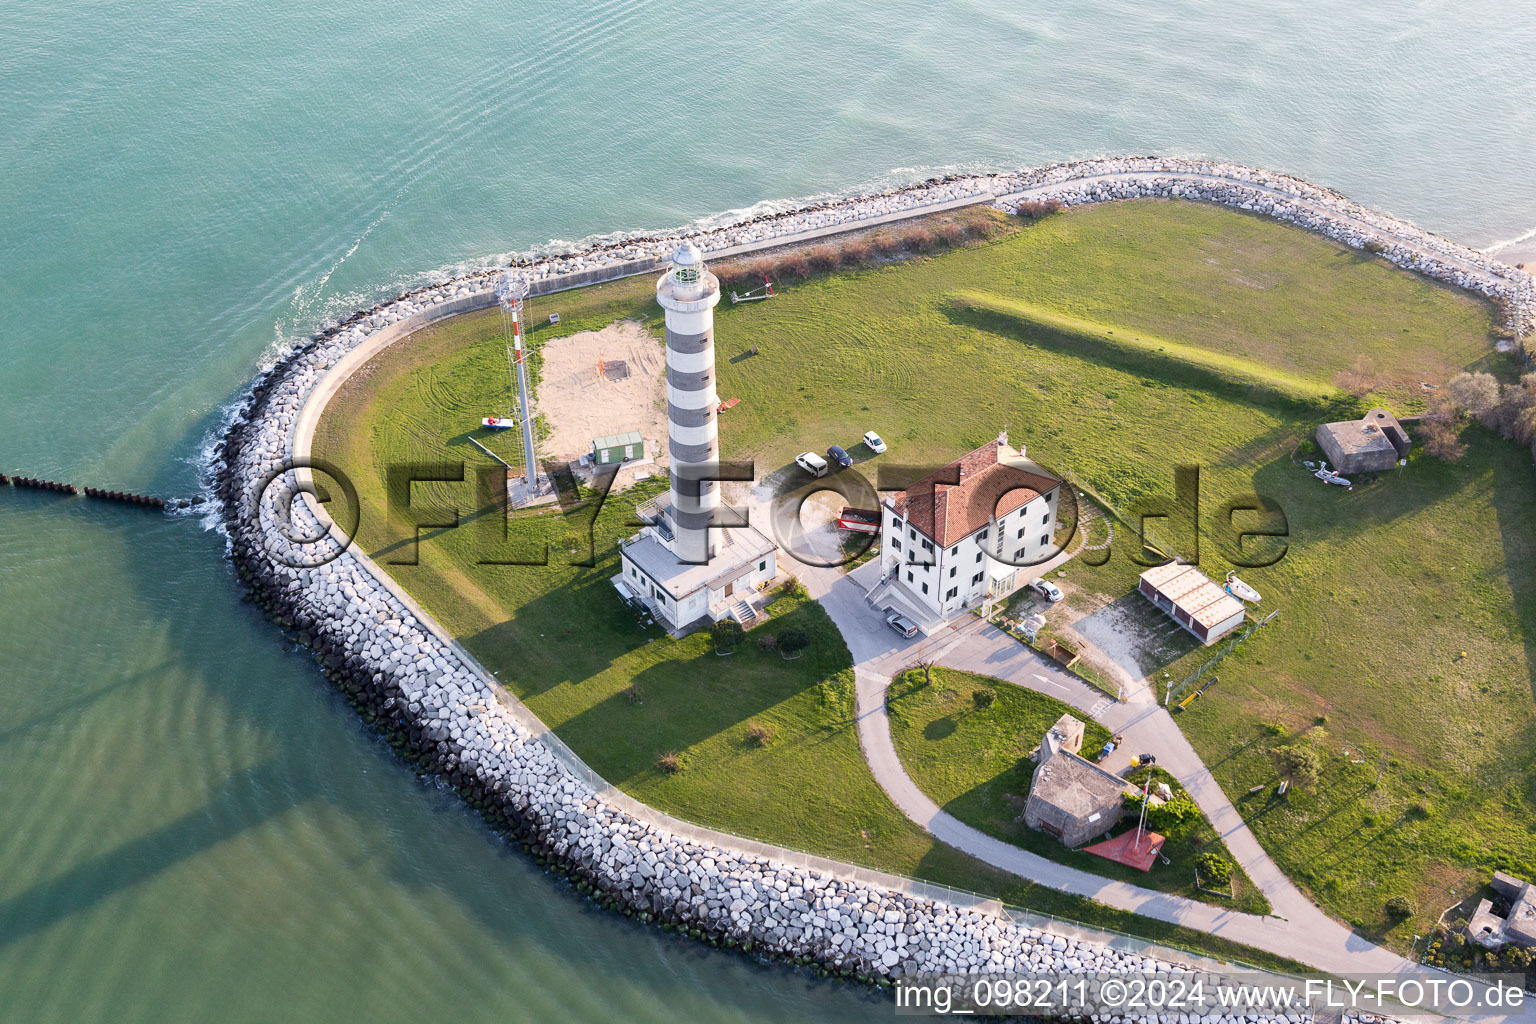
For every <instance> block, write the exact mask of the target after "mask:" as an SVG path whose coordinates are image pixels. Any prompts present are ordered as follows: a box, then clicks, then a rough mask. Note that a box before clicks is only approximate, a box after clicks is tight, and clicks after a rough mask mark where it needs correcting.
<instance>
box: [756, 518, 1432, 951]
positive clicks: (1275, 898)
mask: <svg viewBox="0 0 1536 1024" xmlns="http://www.w3.org/2000/svg"><path fill="white" fill-rule="evenodd" d="M751 506H752V514H753V516H754V517H756V516H759V515H761V516H766V515H767V510H766V508H764V507H762V505H761V504H760V499H759V498H758V496H756V495H754V500H753V501H752V502H751ZM758 521H764V522H765V521H766V519H764V520H758ZM823 529H825V528H823ZM822 532H823V531H822V530H818V531H815V532H814V533H813V534H811V535H801V536H797V537H791V538H788V539H787V540H788V543H785V540H786V538H780V542H781V544H783V546H784V547H786V549H789V550H799V551H802V552H805V551H811V552H823V553H827V552H831V551H833V550H835V546H836V540H835V537H834V536H833V535H832V534H831V531H830V530H825V533H826V536H819V534H821V533H822ZM794 572H795V574H796V575H797V576H799V578H800V580H801V581H802V582H803V583H804V584H805V587H806V590H807V591H808V592H809V593H810V595H811V596H812V597H813V598H815V599H816V600H817V601H818V602H820V603H821V605H822V607H823V608H825V609H826V611H827V614H828V615H830V616H831V618H832V621H833V622H834V623H835V624H836V625H837V628H838V629H839V630H840V631H841V632H842V634H843V639H844V640H845V641H846V642H847V644H848V649H849V650H850V651H851V652H852V654H853V662H854V679H855V687H856V692H857V715H858V730H859V745H860V746H861V747H862V748H863V751H864V757H865V759H866V760H867V761H868V763H869V767H870V771H871V772H872V773H873V774H874V776H875V779H876V781H878V782H879V783H880V786H881V788H883V789H884V790H885V791H886V793H887V794H888V795H889V796H890V798H891V800H892V801H893V802H895V804H896V806H897V807H899V808H900V809H901V811H902V813H904V814H905V815H907V817H909V818H911V819H912V820H913V821H915V822H917V823H918V824H919V825H922V826H923V827H924V828H925V829H927V830H928V831H929V832H930V833H932V834H933V836H934V837H935V838H937V839H939V840H942V841H943V842H945V843H948V844H949V845H950V846H953V847H955V848H956V849H959V850H962V851H964V852H966V853H968V854H970V855H971V856H973V857H976V858H978V859H979V860H983V861H985V862H987V863H988V864H991V865H993V866H994V867H998V868H1001V869H1003V870H1005V871H1010V872H1012V873H1014V874H1017V875H1019V876H1021V877H1023V878H1028V879H1029V880H1031V881H1033V882H1037V883H1039V884H1041V885H1048V886H1050V887H1051V888H1053V889H1060V890H1061V891H1063V892H1069V893H1073V894H1075V895H1079V896H1086V897H1089V898H1091V899H1095V900H1098V901H1099V902H1100V903H1103V904H1106V905H1108V906H1112V907H1116V908H1119V909H1121V910H1129V911H1132V912H1134V913H1137V914H1142V915H1144V916H1146V917H1151V918H1154V919H1156V920H1159V921H1168V922H1172V923H1175V924H1180V925H1184V926H1186V927H1189V928H1194V929H1197V930H1199V931H1203V932H1208V933H1210V934H1212V935H1219V936H1221V937H1222V938H1226V939H1231V940H1232V941H1234V942H1241V943H1244V944H1245V945H1249V946H1255V947H1257V948H1259V949H1264V950H1268V951H1269V952H1271V953H1276V954H1279V955H1280V956H1285V957H1289V958H1291V959H1293V960H1297V961H1300V962H1302V963H1305V964H1311V965H1312V966H1314V967H1317V968H1319V969H1322V970H1326V971H1331V972H1335V973H1342V972H1351V973H1397V972H1403V971H1410V970H1414V969H1415V965H1413V964H1412V963H1411V962H1410V961H1408V960H1406V959H1404V958H1403V957H1401V956H1399V955H1398V954H1396V953H1394V952H1392V951H1391V950H1388V949H1385V948H1383V947H1381V946H1378V945H1376V944H1374V943H1372V942H1370V941H1369V940H1367V939H1364V938H1361V937H1360V936H1358V935H1356V934H1355V933H1354V932H1352V931H1350V930H1349V929H1348V928H1347V927H1345V926H1344V925H1342V924H1340V923H1339V922H1337V921H1335V920H1333V919H1332V918H1330V917H1329V916H1328V915H1327V914H1325V913H1323V912H1322V911H1321V910H1319V909H1318V908H1317V907H1316V906H1314V905H1313V903H1312V902H1311V901H1310V900H1309V899H1307V897H1306V896H1304V895H1302V893H1301V892H1300V890H1298V889H1297V888H1296V887H1295V886H1294V885H1293V884H1292V883H1291V881H1290V880H1289V879H1288V878H1286V877H1285V875H1284V874H1283V873H1282V872H1281V871H1280V869H1279V868H1278V867H1277V866H1276V865H1275V863H1274V861H1273V860H1271V859H1270V857H1269V855H1268V854H1267V853H1265V852H1264V849H1263V847H1261V846H1260V845H1259V842H1258V840H1257V839H1255V838H1254V836H1253V833H1252V832H1251V831H1250V830H1249V829H1248V826H1247V825H1246V824H1245V823H1244V822H1243V819H1242V815H1240V814H1239V813H1238V811H1237V808H1235V807H1234V806H1232V802H1231V801H1230V800H1228V799H1227V796H1226V794H1225V793H1224V792H1223V791H1222V789H1221V787H1220V786H1219V785H1217V783H1216V780H1215V779H1214V778H1212V776H1211V773H1210V770H1209V769H1207V768H1206V766H1205V763H1204V762H1203V761H1201V760H1200V757H1199V755H1198V754H1196V753H1195V750H1194V748H1193V747H1192V746H1190V744H1189V741H1188V740H1186V739H1185V738H1184V734H1183V732H1182V731H1181V730H1180V729H1179V728H1178V726H1177V725H1176V724H1175V723H1174V721H1173V718H1172V716H1171V715H1169V714H1168V712H1167V711H1165V710H1164V709H1163V708H1162V707H1160V706H1158V704H1157V703H1156V701H1155V699H1154V698H1153V696H1152V695H1151V694H1150V693H1149V692H1148V691H1147V690H1146V689H1145V688H1143V689H1141V690H1139V691H1133V692H1132V693H1131V694H1130V700H1129V701H1128V702H1127V703H1123V704H1122V703H1117V702H1115V701H1113V700H1111V699H1109V698H1108V697H1106V696H1105V695H1104V694H1102V693H1101V692H1099V691H1098V690H1096V689H1094V688H1092V687H1090V686H1089V685H1088V684H1086V683H1084V682H1083V681H1082V680H1080V679H1078V678H1077V677H1076V676H1074V675H1072V674H1070V673H1068V672H1066V671H1064V670H1062V669H1061V668H1060V667H1059V666H1056V665H1055V664H1053V663H1051V662H1048V661H1046V660H1045V659H1043V658H1041V657H1040V656H1039V655H1037V654H1036V653H1035V652H1034V651H1032V650H1030V649H1029V648H1028V647H1025V646H1024V645H1023V644H1021V643H1019V642H1018V641H1017V640H1015V639H1014V638H1013V637H1011V636H1009V635H1008V634H1007V633H1004V632H1003V631H1002V630H999V629H998V628H997V627H995V626H993V625H991V624H990V623H988V622H985V621H983V620H981V619H979V618H976V617H974V616H965V617H962V618H960V619H958V620H957V622H956V624H955V626H954V627H952V628H949V629H946V630H944V631H941V632H940V633H937V634H935V635H934V636H932V637H928V638H926V639H924V638H921V637H918V638H914V639H911V640H906V639H903V638H902V637H900V636H898V635H897V634H896V633H895V632H894V631H893V630H891V629H890V628H889V627H888V626H886V625H885V622H884V621H883V619H882V617H881V615H880V614H879V613H878V611H877V610H876V609H874V608H872V607H871V606H870V605H869V603H868V602H867V601H866V600H865V599H864V594H865V591H864V590H863V589H862V588H861V587H859V585H858V584H856V583H854V582H853V581H852V580H851V579H849V578H848V577H847V576H846V575H844V574H843V573H842V572H841V571H839V570H837V569H832V568H818V567H816V566H813V565H805V564H796V565H795V566H794ZM919 658H921V659H922V660H925V661H927V660H931V661H933V662H935V663H937V664H940V665H944V666H946V667H949V668H956V669H963V670H965V671H969V672H979V673H982V674H984V675H989V676H995V677H996V678H999V679H1002V680H1005V681H1007V682H1010V683H1013V684H1014V685H1016V686H1023V687H1026V688H1028V689H1031V690H1036V691H1039V692H1040V693H1044V694H1046V695H1048V696H1051V697H1055V698H1056V699H1057V700H1060V701H1063V702H1065V703H1067V704H1070V705H1072V706H1073V707H1075V708H1077V709H1078V710H1080V711H1082V712H1083V713H1085V714H1087V715H1090V716H1092V717H1093V718H1095V719H1096V720H1098V721H1099V722H1101V723H1102V724H1103V725H1104V726H1105V727H1106V728H1108V729H1109V730H1110V731H1111V732H1117V733H1123V734H1124V735H1125V743H1124V745H1123V746H1122V747H1121V749H1120V750H1119V751H1117V755H1118V756H1119V757H1121V758H1127V759H1128V757H1129V753H1128V752H1130V751H1136V752H1140V751H1143V750H1146V751H1152V752H1155V753H1156V754H1157V757H1158V763H1159V765H1161V766H1163V767H1164V768H1166V769H1167V770H1168V771H1169V772H1170V773H1171V774H1172V775H1173V776H1174V777H1175V778H1177V779H1178V780H1179V781H1180V782H1181V783H1182V784H1183V785H1184V787H1185V789H1187V790H1188V791H1189V794H1190V796H1191V797H1192V798H1193V799H1194V800H1195V802H1196V803H1197V804H1198V805H1199V807H1200V809H1201V810H1202V811H1203V812H1205V815H1206V817H1207V818H1209V819H1210V821H1211V824H1212V826H1214V828H1215V829H1216V832H1217V834H1219V835H1220V836H1221V837H1222V840H1223V841H1224V842H1225V843H1226V844H1227V849H1228V850H1230V851H1231V853H1232V856H1233V858H1234V859H1236V860H1237V862H1238V863H1239V864H1241V865H1242V866H1243V870H1244V871H1246V872H1247V873H1248V877H1249V878H1250V879H1252V880H1253V883H1254V885H1256V886H1257V887H1258V888H1259V889H1260V891H1262V892H1263V893H1264V895H1265V896H1267V897H1268V898H1269V901H1270V903H1271V905H1272V906H1273V907H1274V913H1273V915H1272V916H1268V917H1257V916H1254V915H1252V914H1242V913H1237V912H1236V911H1232V910H1226V909H1223V908H1221V907H1219V906H1213V905H1211V904H1208V903H1200V902H1198V901H1196V900H1191V899H1188V898H1186V897H1183V896H1175V895H1172V894H1170V893H1162V892H1156V891H1154V890H1151V889H1144V888H1141V887H1140V886H1135V885H1130V884H1128V883H1125V882H1115V881H1111V880H1109V879H1106V878H1103V877H1101V876H1099V875H1095V874H1091V873H1090V872H1087V871H1083V870H1080V869H1078V868H1073V867H1068V866H1066V865H1064V864H1059V863H1057V862H1056V861H1052V860H1047V859H1045V858H1044V857H1041V856H1039V855H1038V854H1034V853H1030V852H1029V851H1027V850H1024V849H1021V848H1020V847H1017V846H1014V845H1012V844H1011V843H1006V842H1003V841H1002V840H999V839H995V838H993V837H991V836H989V835H987V834H985V833H984V832H981V831H980V830H978V829H975V828H972V827H971V826H970V825H967V824H965V823H964V822H962V821H960V820H959V819H957V818H955V817H954V816H953V815H950V814H948V813H947V812H945V811H944V810H943V809H942V808H941V807H939V806H938V804H936V803H934V802H933V801H932V800H931V799H929V798H928V797H927V796H926V795H925V794H924V793H923V792H922V791H921V790H920V789H918V787H917V785H916V783H914V782H913V781H912V779H911V777H910V776H908V775H907V772H906V769H905V768H904V767H903V766H902V764H901V760H900V758H898V757H897V754H896V747H895V745H894V743H893V742H892V740H891V727H890V719H889V717H888V716H887V713H886V706H885V691H886V688H887V687H888V686H889V685H890V682H891V677H892V675H894V674H895V673H897V672H899V671H901V670H902V669H904V668H907V667H908V666H910V665H912V664H913V663H914V662H916V661H917V660H919ZM1109 766H1110V767H1111V768H1114V767H1116V766H1117V765H1116V764H1115V762H1114V761H1113V760H1112V761H1111V762H1110V763H1109ZM1418 969H1420V970H1422V968H1418Z"/></svg>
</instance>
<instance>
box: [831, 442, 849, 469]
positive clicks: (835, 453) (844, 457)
mask: <svg viewBox="0 0 1536 1024" xmlns="http://www.w3.org/2000/svg"><path fill="white" fill-rule="evenodd" d="M827 461H828V462H835V463H837V467H838V468H839V469H847V468H848V467H849V466H851V465H853V456H852V455H849V454H848V453H847V452H845V451H843V449H842V446H841V445H833V446H832V447H831V448H828V449H827Z"/></svg>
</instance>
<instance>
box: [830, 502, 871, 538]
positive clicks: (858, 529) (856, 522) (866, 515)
mask: <svg viewBox="0 0 1536 1024" xmlns="http://www.w3.org/2000/svg"><path fill="white" fill-rule="evenodd" d="M837 528H838V529H839V530H850V531H852V532H853V533H879V532H880V513H879V512H878V511H870V510H869V509H867V508H854V507H853V506H852V505H844V506H843V510H842V512H840V513H838V516H837Z"/></svg>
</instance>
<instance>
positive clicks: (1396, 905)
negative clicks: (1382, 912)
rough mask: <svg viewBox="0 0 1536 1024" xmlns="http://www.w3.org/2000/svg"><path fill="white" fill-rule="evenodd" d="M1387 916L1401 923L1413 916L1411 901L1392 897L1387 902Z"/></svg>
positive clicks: (1405, 898) (1403, 897)
mask: <svg viewBox="0 0 1536 1024" xmlns="http://www.w3.org/2000/svg"><path fill="white" fill-rule="evenodd" d="M1387 916H1388V917H1390V918H1391V919H1392V920H1394V921H1402V920H1404V919H1406V918H1410V917H1412V916H1413V901H1412V900H1410V899H1409V898H1408V897H1407V896H1401V895H1399V896H1393V897H1392V898H1390V899H1389V900H1387Z"/></svg>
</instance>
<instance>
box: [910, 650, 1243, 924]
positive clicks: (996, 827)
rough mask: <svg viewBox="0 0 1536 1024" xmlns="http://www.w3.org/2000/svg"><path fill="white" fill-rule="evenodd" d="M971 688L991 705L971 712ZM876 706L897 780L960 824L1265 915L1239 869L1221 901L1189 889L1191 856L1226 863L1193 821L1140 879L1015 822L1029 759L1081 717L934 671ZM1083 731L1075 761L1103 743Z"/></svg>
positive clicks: (1028, 693)
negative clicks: (900, 771) (881, 710)
mask: <svg viewBox="0 0 1536 1024" xmlns="http://www.w3.org/2000/svg"><path fill="white" fill-rule="evenodd" d="M981 690H989V691H991V692H992V693H993V694H995V695H996V696H995V701H994V703H993V704H992V706H991V707H988V708H986V709H980V708H978V707H977V706H976V704H975V703H974V701H973V698H972V694H974V693H976V692H978V691H981ZM886 704H887V707H888V708H889V709H890V715H891V737H892V739H893V740H894V741H895V743H896V752H897V754H899V755H900V757H901V763H902V765H903V766H904V767H905V768H906V770H907V774H908V775H910V776H911V777H912V780H913V781H914V782H916V783H917V785H918V788H919V789H921V790H922V791H923V792H924V793H926V794H928V796H930V797H932V798H933V800H934V801H935V802H936V803H938V804H939V805H940V806H941V807H943V808H944V809H945V810H946V811H948V812H949V813H950V814H953V815H954V816H955V817H956V818H959V819H960V820H961V821H963V822H965V823H966V824H968V825H971V826H973V827H975V828H978V829H980V830H981V831H983V832H985V833H987V834H988V835H990V836H995V837H996V838H998V839H1002V840H1005V841H1007V842H1010V843H1012V844H1014V845H1015V846H1020V847H1023V848H1024V849H1026V850H1029V851H1031V852H1033V853H1038V854H1039V855H1040V856H1042V857H1047V858H1049V859H1051V860H1054V861H1060V862H1061V863H1063V864H1068V865H1070V866H1072V867H1075V868H1080V869H1082V870H1084V871H1089V872H1092V873H1093V874H1096V875H1103V876H1105V877H1106V878H1113V879H1116V880H1118V881H1122V882H1129V883H1130V884H1132V885H1139V886H1142V887H1143V888H1148V889H1158V890H1160V891H1163V892H1172V893H1177V894H1179V895H1181V896H1187V897H1189V898H1190V899H1197V900H1204V901H1205V902H1207V903H1215V904H1217V905H1219V906H1230V907H1232V908H1233V909H1235V910H1241V911H1244V912H1246V913H1250V914H1267V913H1269V911H1270V906H1269V900H1267V899H1265V898H1264V894H1263V893H1261V892H1259V891H1258V890H1257V889H1255V888H1254V887H1253V883H1252V882H1250V881H1249V880H1248V877H1247V876H1246V875H1244V874H1243V872H1242V869H1241V868H1238V867H1235V868H1234V870H1233V880H1232V881H1233V885H1232V888H1233V893H1234V895H1233V898H1231V899H1224V898H1222V897H1219V896H1213V895H1211V894H1209V893H1206V892H1202V891H1201V890H1200V889H1198V888H1197V887H1196V886H1195V884H1194V878H1195V876H1194V867H1195V859H1196V857H1198V856H1199V855H1200V854H1201V853H1204V852H1211V853H1216V854H1218V855H1220V856H1221V857H1222V858H1223V859H1225V860H1226V861H1227V862H1228V863H1233V861H1232V855H1231V854H1230V853H1228V852H1227V848H1226V846H1225V845H1224V844H1223V843H1222V842H1221V840H1220V839H1219V838H1218V837H1217V836H1216V833H1215V831H1214V830H1213V829H1212V828H1211V826H1210V824H1209V823H1207V822H1205V821H1204V820H1203V819H1202V821H1201V822H1200V824H1199V826H1197V827H1196V828H1194V829H1193V830H1192V831H1191V832H1190V834H1189V835H1188V836H1182V837H1179V838H1176V839H1173V838H1171V839H1170V840H1169V841H1168V843H1167V845H1165V846H1164V847H1163V856H1165V857H1167V858H1168V859H1169V860H1170V861H1172V863H1170V864H1162V863H1158V864H1156V865H1154V866H1153V868H1152V870H1151V871H1149V872H1141V871H1137V870H1135V869H1134V868H1128V867H1125V866H1124V865H1121V864H1116V863H1114V862H1112V861H1107V860H1104V859H1103V858H1102V857H1095V856H1093V855H1092V854H1088V853H1075V852H1073V851H1072V850H1069V849H1067V848H1066V847H1064V846H1062V845H1061V843H1059V842H1057V841H1056V840H1055V839H1052V838H1051V837H1050V836H1048V835H1045V834H1044V833H1043V832H1036V831H1035V830H1034V829H1032V828H1030V827H1028V826H1027V825H1025V824H1024V822H1023V821H1022V820H1020V818H1021V816H1022V814H1023V813H1024V800H1025V798H1027V797H1028V796H1029V790H1030V781H1031V779H1032V778H1033V776H1034V771H1035V762H1033V761H1031V760H1028V754H1029V752H1030V751H1031V750H1034V749H1035V747H1037V746H1038V745H1039V743H1040V737H1041V736H1043V735H1045V731H1046V730H1047V729H1049V728H1050V727H1051V726H1052V725H1053V724H1054V723H1055V722H1056V720H1057V719H1058V718H1060V717H1061V716H1062V715H1063V714H1066V713H1068V712H1071V713H1072V714H1074V715H1076V716H1077V717H1079V718H1082V717H1083V716H1082V715H1081V714H1079V713H1078V712H1075V711H1073V710H1072V708H1071V707H1069V706H1068V705H1066V704H1063V703H1062V702H1061V701H1059V700H1056V699H1055V698H1053V697H1047V696H1045V695H1044V694H1041V693H1035V692H1034V691H1033V690H1025V689H1022V688H1020V687H1017V686H1013V685H1012V684H1009V683H1004V682H1000V681H998V680H996V679H989V678H988V677H986V676H980V675H975V674H974V673H970V672H958V671H954V670H951V669H945V668H936V669H934V670H933V682H931V683H925V682H924V681H923V674H922V672H920V671H916V670H914V671H909V672H907V673H904V674H903V675H902V676H901V677H899V678H898V679H897V680H896V681H895V682H894V683H892V685H891V689H890V691H889V696H888V697H887V699H886ZM1085 724H1086V728H1085V729H1084V734H1083V754H1084V756H1088V755H1089V753H1090V752H1091V751H1094V750H1097V749H1099V748H1100V747H1102V746H1103V745H1104V742H1105V741H1106V740H1108V739H1109V733H1108V732H1107V731H1105V729H1104V727H1103V726H1101V725H1099V724H1098V723H1097V722H1093V721H1089V722H1087V723H1085ZM1134 824H1135V822H1134V819H1128V820H1127V821H1126V822H1124V823H1123V824H1122V827H1121V828H1118V829H1116V830H1115V831H1117V832H1120V831H1124V829H1125V828H1129V827H1132V826H1134Z"/></svg>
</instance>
